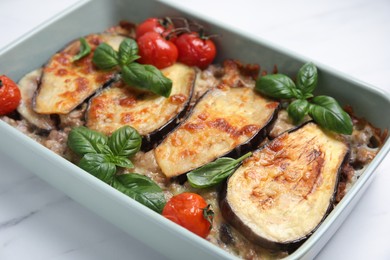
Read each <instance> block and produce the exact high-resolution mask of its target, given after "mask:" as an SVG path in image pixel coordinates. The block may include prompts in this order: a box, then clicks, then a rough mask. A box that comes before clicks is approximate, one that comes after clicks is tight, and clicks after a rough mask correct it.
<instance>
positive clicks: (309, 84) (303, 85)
mask: <svg viewBox="0 0 390 260" xmlns="http://www.w3.org/2000/svg"><path fill="white" fill-rule="evenodd" d="M317 80H318V72H317V67H316V66H315V65H314V64H313V63H311V62H308V63H306V64H305V65H303V66H302V67H301V68H300V69H299V71H298V75H297V88H298V89H300V90H301V91H302V93H303V94H304V95H305V98H309V97H312V96H313V95H308V94H311V93H313V91H314V89H315V88H316V86H317Z"/></svg>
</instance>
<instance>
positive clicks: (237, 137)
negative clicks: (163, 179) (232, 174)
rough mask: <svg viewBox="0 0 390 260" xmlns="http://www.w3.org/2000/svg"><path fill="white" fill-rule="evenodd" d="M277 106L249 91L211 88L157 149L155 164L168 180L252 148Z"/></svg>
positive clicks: (251, 90) (262, 137)
mask: <svg viewBox="0 0 390 260" xmlns="http://www.w3.org/2000/svg"><path fill="white" fill-rule="evenodd" d="M278 107H279V103H278V102H275V101H272V100H269V99H266V98H264V97H262V96H261V95H259V94H257V93H256V92H255V91H254V90H253V89H252V88H246V87H241V88H230V87H227V86H224V87H221V86H220V88H214V89H211V90H209V91H207V92H206V93H205V94H204V95H203V96H202V97H201V98H200V99H199V100H198V102H197V104H196V105H195V106H194V108H193V109H192V110H191V111H192V112H191V115H190V116H189V117H187V118H186V120H185V121H183V122H182V123H181V124H180V125H179V126H178V127H177V128H176V129H175V130H174V131H173V132H171V133H170V134H169V135H168V136H167V138H165V139H164V140H163V142H162V143H161V144H160V145H159V146H158V147H156V149H155V156H156V160H157V163H158V165H159V166H160V168H161V170H162V172H163V173H164V174H165V175H166V176H167V177H168V178H171V177H175V176H179V175H181V174H184V173H186V172H188V171H190V170H193V169H196V168H198V167H200V166H202V165H204V164H206V163H209V162H211V161H213V160H215V159H216V158H218V157H221V156H224V155H226V156H228V155H229V156H230V155H232V156H237V155H238V154H240V153H244V152H246V151H247V150H248V149H254V148H255V147H257V146H258V145H259V143H260V142H261V141H262V140H263V139H264V137H265V134H266V129H267V126H268V125H270V124H271V123H272V121H273V119H274V116H275V115H276V114H277V110H278ZM233 154H234V155H233Z"/></svg>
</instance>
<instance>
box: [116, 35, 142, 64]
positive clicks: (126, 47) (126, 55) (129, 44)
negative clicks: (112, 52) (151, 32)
mask: <svg viewBox="0 0 390 260" xmlns="http://www.w3.org/2000/svg"><path fill="white" fill-rule="evenodd" d="M137 54H138V45H137V42H136V41H135V40H133V39H130V38H126V39H124V40H123V41H122V42H121V44H120V45H119V52H118V56H119V63H120V64H121V65H127V64H129V63H131V62H133V61H135V60H136V59H138V58H140V56H138V55H137Z"/></svg>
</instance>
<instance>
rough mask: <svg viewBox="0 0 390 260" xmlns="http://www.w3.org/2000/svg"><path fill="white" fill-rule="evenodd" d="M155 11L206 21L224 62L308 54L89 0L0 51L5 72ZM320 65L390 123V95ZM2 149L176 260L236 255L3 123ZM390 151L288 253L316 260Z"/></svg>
mask: <svg viewBox="0 0 390 260" xmlns="http://www.w3.org/2000/svg"><path fill="white" fill-rule="evenodd" d="M150 16H159V17H162V16H185V17H189V18H194V19H196V20H198V21H201V22H202V23H203V24H205V25H206V27H207V28H208V29H209V30H210V31H212V32H213V33H217V34H219V35H221V36H222V37H220V38H219V42H217V44H218V50H219V57H218V60H219V61H221V60H223V59H224V58H232V57H234V58H236V59H239V60H242V61H244V62H247V63H251V62H254V63H258V62H259V61H261V65H262V67H263V68H266V69H267V68H268V69H269V70H271V69H272V67H273V66H274V64H278V68H279V70H280V71H283V72H286V73H295V72H296V71H297V70H298V68H299V67H300V66H301V65H302V64H303V63H304V62H306V61H307V59H306V58H304V57H300V56H297V55H294V54H291V53H290V52H289V51H287V50H283V49H280V48H276V47H274V46H272V45H271V44H270V43H268V42H266V41H264V40H262V39H257V38H253V37H250V36H247V35H242V34H240V33H239V32H235V31H232V30H229V29H227V28H224V26H223V25H221V24H216V23H215V22H214V23H213V22H211V21H207V20H205V19H203V18H202V17H200V16H194V15H193V14H191V12H190V11H188V10H179V9H176V8H174V7H171V6H169V5H167V4H164V3H162V2H155V1H152V0H143V1H136V0H114V1H106V0H89V1H88V0H85V1H80V2H79V3H78V4H76V5H75V6H73V7H71V8H69V9H67V10H66V11H64V12H63V13H62V14H61V15H59V16H57V17H56V18H55V19H52V20H50V21H48V22H47V23H45V24H44V25H41V26H39V27H38V28H36V29H35V30H33V31H31V32H30V33H28V34H26V35H25V36H24V37H22V38H20V39H18V40H17V41H15V42H14V43H12V44H11V45H9V46H8V47H6V48H4V49H2V50H0V61H1V62H0V71H1V72H2V73H4V74H6V75H8V76H10V77H12V78H13V79H19V78H21V77H22V76H23V75H24V74H26V73H27V72H29V71H31V70H33V69H35V68H37V67H39V66H41V65H42V64H44V63H45V62H46V61H47V60H48V59H49V57H50V56H51V55H52V54H53V53H54V52H56V51H58V50H59V49H61V48H62V47H63V46H64V45H65V44H66V43H67V42H69V41H71V40H72V39H75V38H78V37H80V36H83V35H86V34H89V33H92V32H100V31H102V30H104V29H105V28H107V27H110V26H112V25H115V24H117V23H118V21H120V20H122V19H126V20H130V21H135V22H139V21H142V20H143V19H145V18H147V17H150ZM317 67H318V69H319V71H320V82H319V87H318V92H320V93H322V94H327V95H331V96H334V97H335V98H337V99H338V100H339V101H340V102H341V103H342V104H350V105H352V106H353V107H354V108H355V112H356V114H358V115H360V116H364V117H365V118H367V119H368V120H369V121H370V122H372V123H373V124H374V125H376V126H378V127H381V128H387V129H390V117H383V116H382V113H383V111H389V110H390V98H389V97H390V95H389V94H388V93H384V92H382V91H379V90H378V89H375V88H373V87H371V86H368V85H366V84H363V83H361V82H358V81H356V80H354V79H351V78H350V77H348V76H346V75H343V74H341V73H338V72H336V71H333V70H332V69H330V68H327V67H325V66H321V65H318V64H317ZM0 144H1V145H0V151H2V152H4V153H6V154H8V155H10V156H11V157H13V158H16V159H17V160H18V161H19V162H20V164H22V165H24V166H25V167H26V168H28V169H30V170H31V171H32V172H34V173H36V174H37V175H38V176H39V177H41V178H42V179H44V180H46V181H47V182H48V183H50V184H51V185H53V186H55V187H56V188H58V189H60V190H62V191H63V192H65V193H66V194H67V195H68V196H70V197H71V198H73V199H74V200H75V201H78V202H79V203H81V204H82V205H85V206H86V207H88V208H89V209H91V210H92V211H94V212H96V213H97V214H99V215H101V216H102V217H104V218H106V219H107V220H109V221H110V222H112V223H113V224H115V225H117V226H118V227H119V228H121V229H123V230H124V231H126V232H128V233H129V234H130V235H132V236H134V237H136V238H137V239H139V240H140V241H143V242H145V243H147V244H148V245H149V246H152V247H153V248H155V249H156V250H157V251H159V252H161V253H162V254H164V255H166V256H167V257H169V258H171V259H228V258H234V257H233V256H232V255H230V254H228V253H226V252H225V251H223V250H222V249H220V248H218V247H216V246H214V245H212V244H211V243H209V242H207V241H206V240H204V239H201V238H199V237H197V236H196V235H194V234H192V233H191V232H189V231H187V230H185V229H183V228H180V227H179V226H177V225H175V224H173V223H172V222H170V221H168V220H166V219H165V218H163V217H161V216H160V215H158V214H157V213H155V212H153V211H151V210H149V209H148V208H146V207H144V206H143V205H141V204H138V203H137V202H135V201H133V200H131V199H129V198H128V197H127V196H125V195H123V194H122V193H120V192H118V191H116V190H114V189H113V188H111V187H109V186H108V185H106V184H105V183H103V182H101V181H99V180H97V179H96V178H95V177H93V176H92V175H90V174H86V173H85V172H84V171H83V170H81V169H79V168H78V167H77V166H75V165H73V164H72V163H70V162H68V161H66V160H65V159H63V158H61V157H60V156H58V155H56V154H55V153H53V152H51V151H50V150H48V149H46V148H44V147H43V146H41V145H40V144H38V143H36V142H35V141H33V140H31V139H30V138H29V137H27V136H25V135H23V134H21V133H20V132H18V131H17V130H15V129H14V128H12V127H10V126H9V125H7V124H6V123H4V122H2V121H0ZM389 149H390V141H389V138H388V140H387V141H386V143H385V145H384V146H383V148H382V149H381V151H380V152H379V154H378V155H377V157H376V158H375V159H374V161H373V162H372V163H371V164H370V165H369V167H368V168H367V170H366V171H365V173H364V174H363V175H362V176H361V177H360V178H359V180H358V181H357V183H356V184H355V185H354V186H353V188H352V189H351V190H350V191H349V192H348V193H347V195H346V196H345V197H344V198H343V200H342V201H341V202H340V203H339V204H338V205H337V207H336V208H335V209H334V210H333V211H332V212H331V214H330V215H329V216H328V217H327V219H326V220H325V221H324V222H323V223H322V225H321V226H320V227H319V229H318V230H317V231H316V232H315V233H314V234H313V235H312V236H311V237H310V238H309V239H308V240H307V241H306V242H305V243H304V244H303V245H302V246H301V247H300V248H299V249H298V250H297V251H295V252H294V253H293V254H292V255H290V256H289V257H288V259H298V258H300V259H312V258H313V257H314V256H315V255H316V254H317V253H318V252H319V251H320V250H321V248H322V247H323V246H324V245H325V243H326V242H327V241H328V240H329V239H330V237H331V236H332V235H333V233H334V232H335V231H336V230H337V228H338V227H339V226H340V225H341V224H342V222H343V221H344V219H345V218H346V217H347V215H348V214H349V212H350V211H351V210H352V208H353V207H354V205H355V204H356V202H357V201H358V200H359V198H360V196H361V195H362V194H363V192H364V190H365V189H366V188H367V187H368V185H369V183H370V181H371V180H372V178H373V177H374V175H375V174H374V170H375V169H376V167H377V166H378V165H379V163H380V162H381V161H382V160H383V158H384V157H385V155H386V154H387V153H388V151H389Z"/></svg>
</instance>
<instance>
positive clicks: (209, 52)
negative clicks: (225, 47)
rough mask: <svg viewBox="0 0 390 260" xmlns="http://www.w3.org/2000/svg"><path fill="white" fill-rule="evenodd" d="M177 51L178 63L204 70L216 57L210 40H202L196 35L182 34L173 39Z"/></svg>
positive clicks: (213, 45)
mask: <svg viewBox="0 0 390 260" xmlns="http://www.w3.org/2000/svg"><path fill="white" fill-rule="evenodd" d="M175 44H176V47H177V50H178V51H179V58H178V61H180V62H182V63H184V64H186V65H188V66H197V67H199V68H201V69H205V68H206V67H207V66H208V65H210V63H211V62H213V60H214V58H215V55H216V48H215V44H214V42H213V41H212V40H210V39H202V38H201V37H200V36H199V34H198V33H195V32H192V33H184V34H181V35H179V36H178V37H177V39H175Z"/></svg>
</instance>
